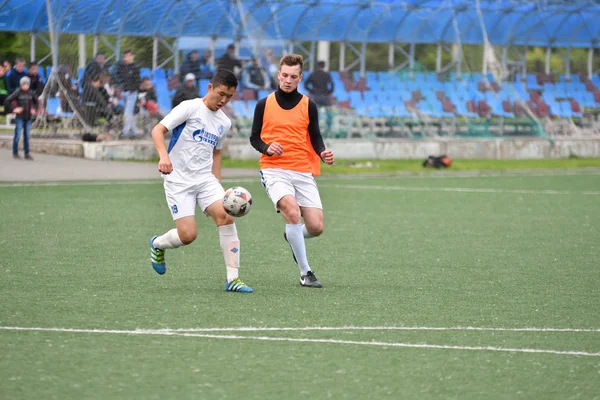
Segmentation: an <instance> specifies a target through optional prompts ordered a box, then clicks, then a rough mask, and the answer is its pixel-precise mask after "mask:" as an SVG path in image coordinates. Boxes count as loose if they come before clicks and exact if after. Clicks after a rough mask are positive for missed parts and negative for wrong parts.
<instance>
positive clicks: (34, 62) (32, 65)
mask: <svg viewBox="0 0 600 400" xmlns="http://www.w3.org/2000/svg"><path fill="white" fill-rule="evenodd" d="M36 65H38V63H37V61H32V62H30V63H29V68H31V67H35V66H36Z"/></svg>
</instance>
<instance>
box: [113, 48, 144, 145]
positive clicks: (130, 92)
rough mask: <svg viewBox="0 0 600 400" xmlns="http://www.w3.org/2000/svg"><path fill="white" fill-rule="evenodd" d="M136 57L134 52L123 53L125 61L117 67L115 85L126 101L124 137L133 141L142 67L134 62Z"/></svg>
mask: <svg viewBox="0 0 600 400" xmlns="http://www.w3.org/2000/svg"><path fill="white" fill-rule="evenodd" d="M134 60H135V55H134V54H133V51H132V50H129V49H128V50H125V51H124V52H123V59H122V60H120V61H119V62H118V63H117V65H116V66H115V71H114V77H115V84H116V85H117V86H118V87H120V88H121V90H122V91H123V93H122V96H123V100H124V101H125V110H124V115H125V124H124V125H123V137H129V138H130V139H133V138H134V137H135V115H134V112H135V105H136V103H137V92H138V89H139V87H140V67H139V66H138V65H137V64H136V63H135V62H134Z"/></svg>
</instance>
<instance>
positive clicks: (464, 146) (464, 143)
mask: <svg viewBox="0 0 600 400" xmlns="http://www.w3.org/2000/svg"><path fill="white" fill-rule="evenodd" d="M325 144H326V145H327V148H329V149H331V150H333V151H334V153H335V155H336V158H338V159H423V158H426V157H427V156H429V155H441V154H446V155H448V156H450V157H452V158H455V159H460V158H480V159H536V158H566V157H569V156H570V155H575V156H578V157H600V137H585V138H564V139H563V138H561V139H556V141H555V146H554V147H552V145H551V143H550V142H548V141H547V140H542V139H537V138H536V139H533V138H524V139H515V138H510V139H443V138H439V139H426V140H406V139H387V140H358V139H352V140H344V139H338V140H327V141H326V142H325ZM0 147H1V148H7V149H10V148H11V147H12V136H8V135H3V136H0ZM21 147H22V144H21ZM30 147H31V151H32V152H33V153H47V154H57V155H68V156H74V157H84V158H87V159H92V160H150V159H152V158H153V157H156V153H155V150H154V146H153V144H152V142H151V141H149V140H148V141H118V142H100V143H90V142H82V141H79V140H57V139H31V141H30ZM223 154H224V156H225V157H231V158H234V159H257V158H258V157H259V155H260V154H259V153H257V152H256V151H255V150H254V149H253V148H252V146H250V143H249V141H248V140H245V139H235V140H226V141H225V145H224V147H223Z"/></svg>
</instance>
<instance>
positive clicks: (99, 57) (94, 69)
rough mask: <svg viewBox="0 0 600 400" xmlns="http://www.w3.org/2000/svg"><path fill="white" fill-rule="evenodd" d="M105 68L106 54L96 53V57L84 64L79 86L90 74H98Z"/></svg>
mask: <svg viewBox="0 0 600 400" xmlns="http://www.w3.org/2000/svg"><path fill="white" fill-rule="evenodd" d="M105 69H106V55H105V54H104V53H103V52H98V53H96V57H94V59H93V60H92V61H90V62H89V63H88V65H86V66H85V70H84V72H83V79H82V80H81V86H83V88H84V89H85V85H86V84H87V82H88V81H89V80H90V78H91V77H92V76H100V73H101V72H102V71H104V70H105Z"/></svg>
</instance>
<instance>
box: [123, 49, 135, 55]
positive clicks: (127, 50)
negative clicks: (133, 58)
mask: <svg viewBox="0 0 600 400" xmlns="http://www.w3.org/2000/svg"><path fill="white" fill-rule="evenodd" d="M125 54H133V50H131V49H126V50H125V51H124V52H123V55H125Z"/></svg>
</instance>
